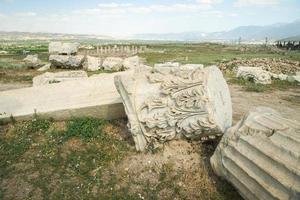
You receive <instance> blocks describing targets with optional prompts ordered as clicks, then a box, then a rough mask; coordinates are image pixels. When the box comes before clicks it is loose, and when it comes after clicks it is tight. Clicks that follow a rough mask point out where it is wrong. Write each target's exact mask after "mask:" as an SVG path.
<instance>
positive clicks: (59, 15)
mask: <svg viewBox="0 0 300 200" xmlns="http://www.w3.org/2000/svg"><path fill="white" fill-rule="evenodd" d="M299 19H300V0H185V1H182V0H160V1H158V0H153V1H150V0H122V1H120V0H115V1H105V0H51V1H50V0H0V31H24V32H50V33H72V34H74V33H76V34H97V35H109V36H130V35H133V34H140V33H179V32H190V31H201V32H216V31H224V30H230V29H232V28H235V27H238V26H245V25H270V24H275V23H285V22H293V21H295V20H299Z"/></svg>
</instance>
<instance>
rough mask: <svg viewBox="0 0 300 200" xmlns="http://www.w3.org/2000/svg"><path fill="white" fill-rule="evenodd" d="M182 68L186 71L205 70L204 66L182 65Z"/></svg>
mask: <svg viewBox="0 0 300 200" xmlns="http://www.w3.org/2000/svg"><path fill="white" fill-rule="evenodd" d="M180 68H181V69H183V70H185V69H190V70H193V69H198V68H199V69H203V68H204V65H202V64H185V65H181V66H180Z"/></svg>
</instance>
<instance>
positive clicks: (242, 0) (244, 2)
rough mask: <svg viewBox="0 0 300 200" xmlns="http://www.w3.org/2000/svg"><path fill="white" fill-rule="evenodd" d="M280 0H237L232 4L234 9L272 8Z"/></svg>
mask: <svg viewBox="0 0 300 200" xmlns="http://www.w3.org/2000/svg"><path fill="white" fill-rule="evenodd" d="M279 3H280V0H237V1H236V2H234V4H233V5H234V6H235V7H247V6H274V5H278V4H279Z"/></svg>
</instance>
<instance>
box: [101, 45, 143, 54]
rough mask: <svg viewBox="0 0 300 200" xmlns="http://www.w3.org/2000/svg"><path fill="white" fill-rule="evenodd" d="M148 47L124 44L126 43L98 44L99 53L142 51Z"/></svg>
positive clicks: (132, 52)
mask: <svg viewBox="0 0 300 200" xmlns="http://www.w3.org/2000/svg"><path fill="white" fill-rule="evenodd" d="M145 49H146V47H145V46H128V45H126V46H124V45H121V46H120V45H114V46H111V45H103V46H97V54H107V53H130V54H136V53H142V52H144V51H145Z"/></svg>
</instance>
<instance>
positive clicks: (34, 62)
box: [24, 55, 43, 68]
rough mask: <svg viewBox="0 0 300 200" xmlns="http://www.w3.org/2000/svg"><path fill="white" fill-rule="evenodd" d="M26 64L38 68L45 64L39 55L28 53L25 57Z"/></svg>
mask: <svg viewBox="0 0 300 200" xmlns="http://www.w3.org/2000/svg"><path fill="white" fill-rule="evenodd" d="M24 61H25V64H26V66H27V67H29V68H38V67H41V66H43V63H42V61H41V60H40V59H39V57H38V55H28V56H26V58H24Z"/></svg>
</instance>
